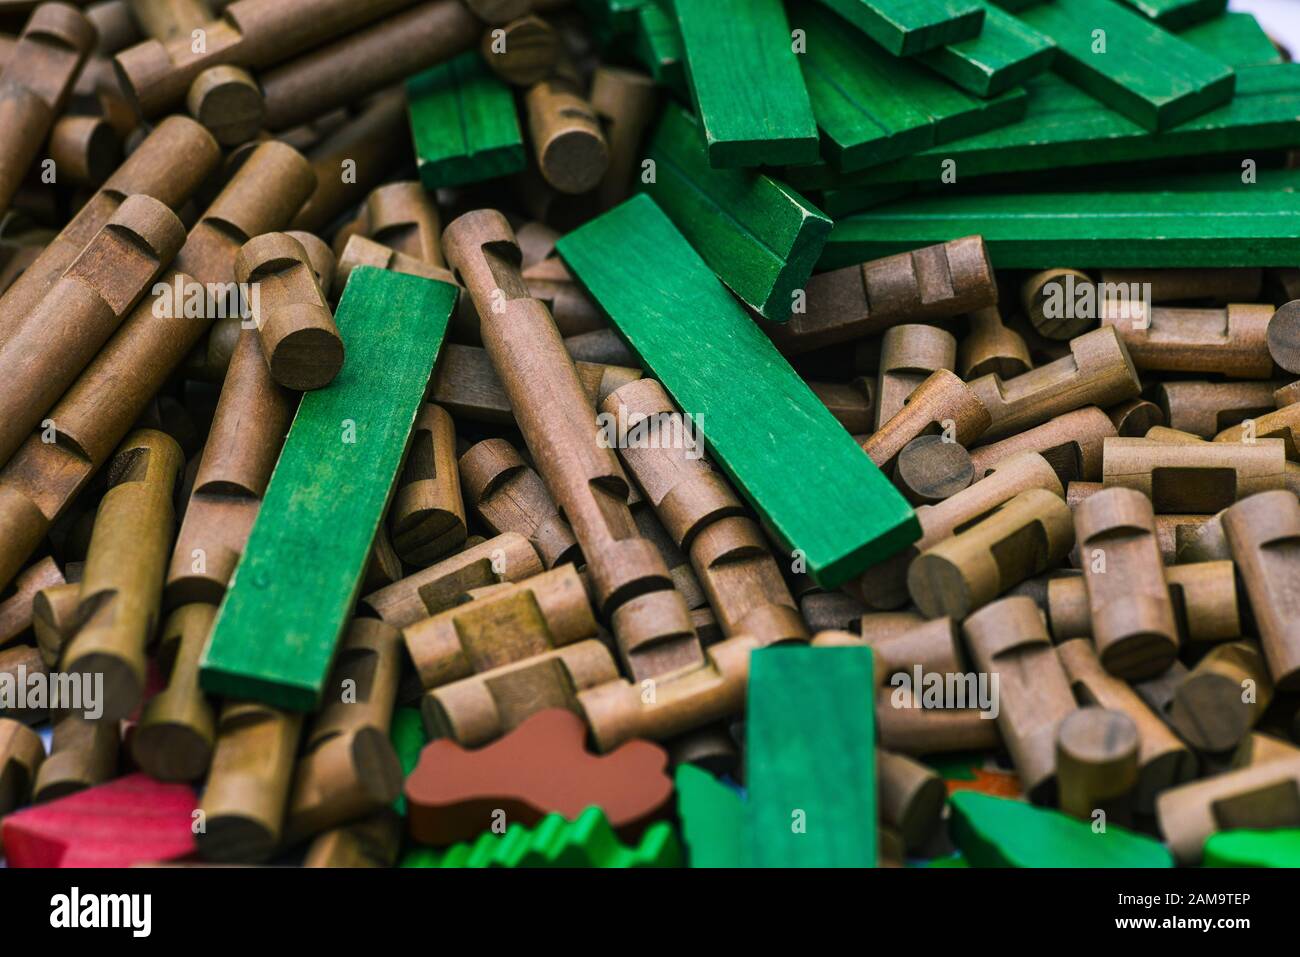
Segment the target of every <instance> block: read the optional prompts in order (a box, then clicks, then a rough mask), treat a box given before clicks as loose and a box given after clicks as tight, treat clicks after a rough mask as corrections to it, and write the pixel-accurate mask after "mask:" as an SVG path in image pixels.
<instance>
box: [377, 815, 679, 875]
mask: <svg viewBox="0 0 1300 957" xmlns="http://www.w3.org/2000/svg"><path fill="white" fill-rule="evenodd" d="M681 863H682V849H681V845H680V844H679V843H678V841H677V835H676V833H675V832H674V831H673V828H672V825H671V824H668V823H667V822H665V821H660V822H658V823H657V824H652V825H650V827H648V828H647V829H646V831H645V833H644V834H643V835H642V836H641V841H640V843H638V844H637V845H635V846H634V847H627V846H625V845H623V844H621V843H619V840H618V835H616V834H615V833H614V829H613V828H611V827H610V826H609V819H608V818H606V817H605V812H603V811H602V810H601V809H600V808H598V807H589V808H587V809H586V810H585V811H583V812H582V813H581V814H580V815H578V818H577V820H575V821H567V820H565V819H564V818H563V817H561V816H560V815H559V814H548V815H547V816H546V817H544V818H542V819H541V821H539V822H538V824H537V826H536V827H531V828H530V827H524V825H522V824H511V825H510V826H509V827H508V828H506V832H505V833H504V834H493V833H492V832H491V831H485V832H484V833H483V834H480V835H479V837H478V839H477V840H474V841H472V842H468V843H464V844H454V845H452V846H451V847H449V848H447V849H445V850H435V849H434V848H430V847H420V848H412V849H411V850H410V851H408V852H407V854H406V856H405V857H403V858H402V863H401V866H402V867H455V868H464V867H509V868H515V867H602V868H631V867H680V866H681Z"/></svg>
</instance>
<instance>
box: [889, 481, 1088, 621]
mask: <svg viewBox="0 0 1300 957" xmlns="http://www.w3.org/2000/svg"><path fill="white" fill-rule="evenodd" d="M1073 544H1074V528H1073V525H1072V522H1071V515H1070V508H1069V506H1067V505H1066V504H1065V502H1064V500H1063V499H1061V498H1060V497H1059V496H1057V495H1054V494H1052V493H1051V492H1048V491H1044V490H1043V489H1030V490H1028V491H1025V492H1021V493H1020V494H1018V495H1016V496H1015V497H1014V498H1012V499H1010V500H1009V501H1007V502H1006V503H1005V504H1003V505H1000V506H999V507H998V508H997V509H996V510H995V511H993V512H992V513H991V514H990V515H989V516H988V517H987V518H985V519H983V520H982V521H980V522H979V523H977V524H975V525H973V526H971V527H969V528H967V529H966V530H965V531H963V532H961V533H960V534H958V535H955V536H953V537H952V538H949V539H947V540H945V541H941V542H939V543H937V544H935V545H934V546H932V547H930V548H928V549H926V550H925V551H923V552H922V553H921V554H920V555H918V556H917V558H916V559H915V560H914V561H913V562H912V564H911V566H910V567H909V568H908V572H907V589H908V592H909V593H910V594H911V596H912V600H913V601H914V602H916V604H917V607H919V608H920V609H921V611H922V613H923V614H925V615H926V616H927V617H929V618H938V617H940V616H941V615H951V616H953V617H954V618H964V617H965V616H966V615H968V614H970V612H971V611H973V610H974V609H976V608H980V607H981V606H983V605H986V604H988V603H989V602H991V601H992V600H993V599H995V598H997V597H998V595H1001V594H1002V593H1003V592H1005V591H1006V590H1007V589H1009V588H1011V587H1012V586H1014V585H1016V584H1019V583H1020V582H1022V581H1024V580H1025V579H1026V578H1029V577H1031V576H1033V575H1037V574H1039V573H1040V572H1042V571H1044V570H1045V569H1047V568H1048V567H1050V566H1052V565H1054V564H1056V563H1057V562H1059V561H1060V560H1061V559H1062V558H1064V557H1065V555H1066V554H1067V553H1068V552H1069V550H1070V546H1071V545H1073Z"/></svg>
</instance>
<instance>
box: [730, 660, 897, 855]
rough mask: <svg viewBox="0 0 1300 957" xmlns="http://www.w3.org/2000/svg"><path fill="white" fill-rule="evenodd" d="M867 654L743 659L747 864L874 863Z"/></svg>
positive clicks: (872, 750) (873, 772)
mask: <svg viewBox="0 0 1300 957" xmlns="http://www.w3.org/2000/svg"><path fill="white" fill-rule="evenodd" d="M871 672H872V661H871V649H869V648H810V647H807V646H795V645H787V646H784V647H774V648H762V649H759V650H758V651H755V652H754V653H753V654H752V655H751V656H750V663H749V689H748V693H747V695H746V712H745V716H746V720H745V768H746V776H745V784H746V787H747V789H748V792H749V794H748V801H747V802H746V811H747V813H748V822H747V823H748V827H747V828H746V830H747V832H748V835H747V836H748V838H749V850H750V861H751V863H752V864H753V865H754V866H755V867H875V866H876V863H877V861H876V853H877V849H876V834H877V827H878V822H877V820H876V745H875V737H876V734H875V716H874V710H875V705H874V701H875V698H874V693H873V688H874V686H873V684H872V680H871Z"/></svg>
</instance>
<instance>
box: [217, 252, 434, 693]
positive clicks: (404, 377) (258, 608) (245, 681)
mask: <svg viewBox="0 0 1300 957" xmlns="http://www.w3.org/2000/svg"><path fill="white" fill-rule="evenodd" d="M456 298H457V289H456V287H455V286H453V285H451V284H449V283H443V282H435V281H433V280H430V279H424V278H422V277H419V276H408V275H403V274H401V273H395V272H388V271H385V270H380V269H372V268H370V267H359V268H357V269H356V270H355V271H354V272H353V273H352V276H351V278H350V279H349V280H348V284H347V287H346V288H345V289H344V292H343V298H342V299H341V300H340V302H339V306H338V313H337V316H336V319H337V322H338V327H339V334H340V335H341V336H342V338H343V347H344V354H345V360H344V363H343V368H342V370H341V371H340V372H339V374H338V377H337V378H335V380H334V381H333V382H331V383H330V384H329V385H328V386H326V387H325V388H324V389H318V390H316V391H314V392H308V393H306V394H305V395H303V397H302V402H301V404H300V405H299V407H298V414H297V415H296V416H294V420H293V424H292V425H291V426H290V428H289V435H288V437H287V438H286V439H285V442H284V451H283V452H281V453H280V459H279V461H278V462H277V463H276V466H275V471H274V472H273V473H272V475H271V481H270V484H269V485H268V487H267V490H266V494H265V496H264V497H263V499H262V507H261V508H260V509H259V510H258V513H257V519H256V521H254V523H253V530H252V532H251V534H250V535H249V537H248V545H247V547H246V548H245V549H244V555H243V558H241V559H240V562H239V565H238V566H237V567H236V569H235V574H234V577H233V578H232V579H231V582H230V589H229V590H228V591H227V592H226V597H225V599H224V601H223V602H222V603H221V608H220V610H219V611H218V613H217V621H216V624H215V625H214V626H213V630H212V635H211V637H210V638H209V640H208V646H207V648H206V650H205V651H204V653H203V662H202V665H201V671H200V683H201V684H202V686H203V688H204V689H205V690H206V691H208V692H209V693H211V694H214V695H220V696H222V697H230V698H244V699H253V700H256V701H264V702H266V703H267V704H270V705H274V706H276V707H280V708H288V709H292V710H296V711H310V710H314V709H315V708H316V707H317V706H318V705H319V704H320V695H321V690H322V688H323V687H324V684H325V680H326V679H327V678H328V676H329V670H330V665H331V662H332V661H333V659H334V651H335V648H336V647H337V645H338V642H339V638H340V636H341V635H342V633H343V630H344V629H345V628H346V626H347V623H348V621H349V619H350V618H351V616H352V612H353V607H354V606H355V605H356V600H357V592H358V590H359V589H360V588H361V580H362V576H363V575H364V573H365V570H366V564H367V562H368V561H369V560H370V552H371V548H372V546H373V545H374V541H375V533H376V531H377V530H378V528H379V523H380V521H381V520H382V519H383V515H384V511H385V509H386V508H387V506H388V500H389V497H390V496H391V494H392V491H393V485H394V483H395V481H396V478H397V473H398V470H399V468H400V467H401V464H402V456H403V454H404V453H405V451H406V444H407V440H408V439H409V438H410V435H411V428H412V426H413V425H414V423H415V415H416V412H417V411H418V410H419V408H420V403H421V402H422V401H423V398H424V392H425V388H426V386H427V385H428V383H429V376H430V374H431V373H432V371H433V363H434V360H435V359H437V357H438V350H439V348H440V347H441V345H442V340H443V336H444V335H445V333H446V331H447V322H448V320H449V319H450V317H451V310H452V307H453V306H454V305H455V304H456Z"/></svg>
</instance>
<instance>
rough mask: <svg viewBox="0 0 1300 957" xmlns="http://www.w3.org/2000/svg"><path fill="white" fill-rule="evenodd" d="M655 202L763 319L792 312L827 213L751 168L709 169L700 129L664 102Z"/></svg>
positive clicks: (826, 226) (656, 145)
mask: <svg viewBox="0 0 1300 957" xmlns="http://www.w3.org/2000/svg"><path fill="white" fill-rule="evenodd" d="M649 156H650V158H651V159H653V160H654V162H655V182H654V183H650V184H647V185H646V186H645V190H646V192H648V193H649V194H650V195H651V196H653V197H654V198H655V202H657V203H658V204H659V208H660V209H662V210H663V211H664V212H665V213H667V214H668V218H669V219H671V220H672V221H673V225H675V226H676V227H677V228H678V229H679V230H680V231H681V233H682V235H684V236H685V237H686V239H687V240H688V241H689V242H690V244H691V245H692V246H694V247H695V251H696V252H698V253H699V254H700V257H701V258H702V259H703V260H704V261H705V262H706V263H708V264H709V267H710V268H711V269H712V270H713V271H714V272H715V273H716V274H717V276H718V278H719V279H721V280H722V281H723V282H724V283H726V284H727V286H728V288H730V289H731V291H732V292H734V293H735V294H736V295H737V296H738V297H739V298H740V300H741V301H742V302H744V303H745V304H746V305H747V306H749V307H750V308H751V309H754V310H755V311H757V312H759V313H761V314H762V315H764V316H766V317H767V318H769V319H772V320H775V321H777V322H785V321H787V320H788V319H789V318H790V307H791V302H792V300H791V294H792V293H793V292H794V291H795V290H796V289H802V288H803V286H804V284H805V283H806V282H807V281H808V277H809V276H811V275H812V269H813V266H814V265H815V264H816V262H817V258H818V257H819V256H820V255H821V252H822V247H824V246H825V245H826V239H827V238H828V237H829V236H830V233H831V221H830V218H829V217H827V216H826V215H825V214H823V213H822V212H821V210H819V209H817V208H816V207H815V206H813V205H812V204H811V203H810V202H808V201H807V200H806V199H804V198H803V197H802V196H800V195H799V194H798V193H796V192H794V190H792V189H789V188H788V187H787V186H785V185H784V184H783V183H781V182H780V181H778V180H775V179H772V178H771V177H770V176H767V175H765V174H763V173H759V172H757V171H753V170H731V169H713V168H712V167H711V166H709V159H708V156H707V155H706V153H705V149H704V138H703V133H702V131H701V130H700V127H699V125H698V124H697V123H696V122H695V120H694V118H692V117H691V116H690V115H689V114H688V113H686V111H685V110H683V109H681V108H680V107H678V106H676V105H674V104H671V103H670V104H668V106H667V107H666V108H665V110H664V115H663V119H662V120H661V121H660V123H659V128H658V130H657V131H656V132H655V135H654V139H653V141H652V142H651V145H650V152H649Z"/></svg>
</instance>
